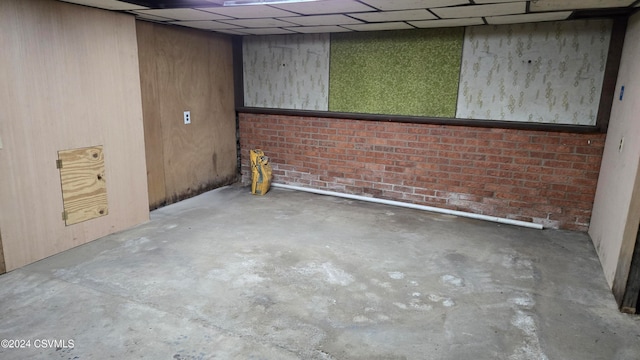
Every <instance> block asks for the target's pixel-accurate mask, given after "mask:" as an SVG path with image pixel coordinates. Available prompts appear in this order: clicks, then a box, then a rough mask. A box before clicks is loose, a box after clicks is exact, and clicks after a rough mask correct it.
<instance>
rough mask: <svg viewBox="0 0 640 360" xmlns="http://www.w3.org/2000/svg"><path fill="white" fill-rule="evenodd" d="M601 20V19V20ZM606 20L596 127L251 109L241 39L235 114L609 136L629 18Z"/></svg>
mask: <svg viewBox="0 0 640 360" xmlns="http://www.w3.org/2000/svg"><path fill="white" fill-rule="evenodd" d="M601 19H602V18H601ZM604 19H613V29H612V31H611V39H610V44H609V51H608V56H607V63H606V68H605V72H604V81H603V84H602V91H601V96H600V105H599V108H598V114H597V119H596V124H595V125H574V124H554V123H546V122H543V123H532V122H519V121H501V120H485V119H473V118H472V119H469V118H467V119H464V118H449V117H446V118H443V117H433V116H409V115H389V114H368V113H355V112H336V111H316V110H301V109H279V108H267V107H251V106H245V105H244V99H243V95H244V90H243V87H244V86H243V85H244V83H243V82H244V81H243V71H242V64H243V55H242V45H241V44H242V37H239V36H237V37H235V41H236V42H237V44H239V45H240V46H238V48H237V53H236V54H237V57H235V58H234V62H235V67H234V69H237V68H238V67H239V69H240V70H239V71H236V76H235V93H236V112H238V113H256V114H280V115H293V116H303V117H304V116H314V117H326V118H342V119H347V120H349V119H353V120H369V121H386V122H400V123H424V124H438V125H454V126H474V127H488V128H505V129H523V130H536V131H562V132H574V133H594V132H601V133H606V132H607V128H608V123H609V116H610V112H611V105H612V104H613V101H615V99H616V96H617V93H616V90H617V89H616V83H617V76H618V68H619V65H620V59H621V56H622V48H623V45H624V41H625V33H626V27H627V19H628V17H627V16H611V17H606V18H604Z"/></svg>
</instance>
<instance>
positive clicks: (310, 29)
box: [285, 25, 351, 34]
mask: <svg viewBox="0 0 640 360" xmlns="http://www.w3.org/2000/svg"><path fill="white" fill-rule="evenodd" d="M285 29H287V30H291V31H296V32H299V33H304V34H312V33H330V32H349V31H351V30H349V29H345V28H343V27H341V26H336V25H329V26H298V27H288V28H285Z"/></svg>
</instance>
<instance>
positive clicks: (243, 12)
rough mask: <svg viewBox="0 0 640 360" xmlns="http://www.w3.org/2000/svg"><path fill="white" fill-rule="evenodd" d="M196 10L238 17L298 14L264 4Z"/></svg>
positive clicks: (249, 17) (250, 17)
mask: <svg viewBox="0 0 640 360" xmlns="http://www.w3.org/2000/svg"><path fill="white" fill-rule="evenodd" d="M198 10H202V11H208V12H212V13H216V14H220V15H224V16H229V17H233V18H239V19H259V18H266V17H286V16H298V14H294V13H292V12H288V11H284V10H281V9H276V8H274V7H271V6H266V5H253V6H231V7H215V8H198Z"/></svg>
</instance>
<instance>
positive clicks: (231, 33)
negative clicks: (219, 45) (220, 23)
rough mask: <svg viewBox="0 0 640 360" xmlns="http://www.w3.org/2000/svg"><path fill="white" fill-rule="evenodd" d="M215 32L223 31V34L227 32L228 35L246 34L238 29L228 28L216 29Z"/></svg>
mask: <svg viewBox="0 0 640 360" xmlns="http://www.w3.org/2000/svg"><path fill="white" fill-rule="evenodd" d="M216 32H220V33H225V34H229V35H247V34H245V33H241V32H239V31H235V30H229V29H218V30H216Z"/></svg>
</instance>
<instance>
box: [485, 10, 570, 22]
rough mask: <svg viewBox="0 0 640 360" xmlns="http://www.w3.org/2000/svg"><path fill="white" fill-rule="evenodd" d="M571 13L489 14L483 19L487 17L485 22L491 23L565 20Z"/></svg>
mask: <svg viewBox="0 0 640 360" xmlns="http://www.w3.org/2000/svg"><path fill="white" fill-rule="evenodd" d="M571 13H572V12H571V11H558V12H548V13H535V14H521V15H505V16H489V17H486V18H485V19H487V23H489V24H491V25H499V24H517V23H527V22H540V21H558V20H566V19H567V18H568V17H569V16H571Z"/></svg>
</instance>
